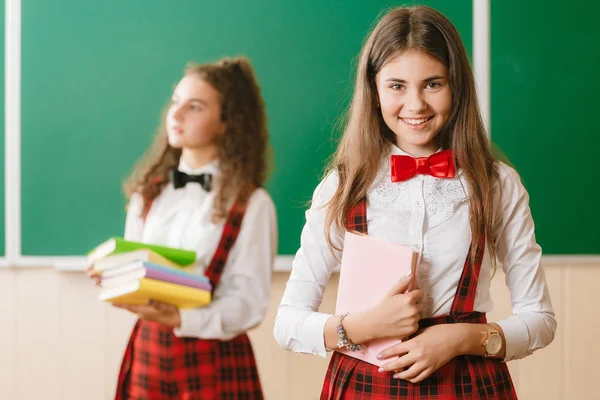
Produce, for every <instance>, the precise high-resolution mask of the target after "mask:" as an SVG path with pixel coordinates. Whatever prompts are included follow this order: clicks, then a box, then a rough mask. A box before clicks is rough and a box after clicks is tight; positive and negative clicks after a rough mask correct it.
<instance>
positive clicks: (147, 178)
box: [116, 58, 277, 400]
mask: <svg viewBox="0 0 600 400" xmlns="http://www.w3.org/2000/svg"><path fill="white" fill-rule="evenodd" d="M267 141H268V132H267V125H266V117H265V110H264V103H263V100H262V97H261V94H260V89H259V86H258V83H257V81H256V78H255V75H254V72H253V69H252V67H251V65H250V63H249V61H248V60H246V59H244V58H234V59H223V60H221V61H219V62H216V63H212V64H204V65H190V66H188V67H187V68H186V69H185V74H184V76H183V78H182V79H181V80H180V81H179V83H178V84H177V86H176V87H175V89H174V92H173V96H172V101H171V103H170V104H169V106H168V108H167V111H166V113H165V116H164V121H163V126H162V127H161V128H160V131H159V135H158V137H157V139H156V142H155V146H154V147H153V149H152V150H151V151H150V153H149V154H148V155H147V157H146V161H147V162H146V163H144V164H142V165H140V166H139V168H138V169H137V170H136V171H135V172H134V174H133V175H132V177H131V178H130V181H129V186H128V188H129V194H130V195H131V199H130V203H129V207H128V213H127V220H126V227H125V238H126V239H129V240H134V241H141V242H146V243H154V244H161V245H167V246H171V247H176V248H183V249H190V250H194V251H196V254H197V260H198V261H199V267H200V268H202V269H203V273H204V274H205V275H207V276H208V278H209V279H210V282H211V284H212V286H213V301H212V302H211V303H210V304H209V305H207V306H206V307H203V308H198V309H181V310H180V309H177V308H176V307H174V306H170V305H167V304H161V303H153V304H151V305H148V306H121V307H122V308H124V309H127V310H129V311H131V312H132V313H135V314H136V315H137V316H138V317H139V320H138V321H137V323H136V325H135V327H134V329H133V332H132V334H131V337H130V340H129V344H128V346H127V348H126V351H125V356H124V359H123V362H122V366H121V370H120V374H119V379H118V385H117V393H116V399H145V400H152V399H160V400H165V399H173V400H175V399H178V400H181V399H203V400H204V399H214V400H221V399H242V398H243V399H262V398H263V395H262V390H261V385H260V381H259V377H258V372H257V368H256V362H255V359H254V355H253V351H252V346H251V344H250V341H249V340H248V337H247V336H246V331H248V330H249V329H251V328H253V327H254V326H256V325H257V324H259V323H260V322H261V321H262V319H263V317H264V314H265V312H266V309H267V306H268V304H269V292H270V279H271V269H272V266H273V262H274V257H275V254H276V251H277V226H276V218H275V208H274V205H273V202H272V201H271V198H270V196H269V194H268V193H267V192H266V191H265V189H263V184H264V182H265V178H266V148H267Z"/></svg>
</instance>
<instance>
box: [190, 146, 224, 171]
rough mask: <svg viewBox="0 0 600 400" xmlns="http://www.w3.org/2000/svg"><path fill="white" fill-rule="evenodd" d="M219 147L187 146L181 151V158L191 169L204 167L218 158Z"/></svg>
mask: <svg viewBox="0 0 600 400" xmlns="http://www.w3.org/2000/svg"><path fill="white" fill-rule="evenodd" d="M217 155H218V153H217V147H216V146H207V147H199V148H188V147H185V148H183V149H182V151H181V159H182V160H183V162H184V163H186V165H187V166H188V167H190V168H191V169H198V168H202V167H204V166H205V165H207V164H209V163H211V162H212V161H214V160H216V159H217Z"/></svg>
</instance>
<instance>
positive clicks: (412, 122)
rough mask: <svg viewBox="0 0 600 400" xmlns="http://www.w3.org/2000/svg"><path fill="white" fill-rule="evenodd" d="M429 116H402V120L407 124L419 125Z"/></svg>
mask: <svg viewBox="0 0 600 400" xmlns="http://www.w3.org/2000/svg"><path fill="white" fill-rule="evenodd" d="M428 119H429V118H421V119H406V118H404V122H406V123H407V124H409V125H420V124H422V123H423V122H426V121H427V120H428Z"/></svg>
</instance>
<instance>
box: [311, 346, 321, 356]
mask: <svg viewBox="0 0 600 400" xmlns="http://www.w3.org/2000/svg"><path fill="white" fill-rule="evenodd" d="M312 353H313V355H314V356H317V355H319V352H318V351H317V349H315V348H314V347H313V349H312Z"/></svg>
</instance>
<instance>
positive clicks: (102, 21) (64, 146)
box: [22, 0, 472, 255]
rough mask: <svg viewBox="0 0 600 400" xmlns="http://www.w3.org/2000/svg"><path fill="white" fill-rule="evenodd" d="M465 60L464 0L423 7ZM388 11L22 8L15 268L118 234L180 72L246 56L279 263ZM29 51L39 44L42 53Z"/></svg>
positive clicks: (227, 4) (349, 6)
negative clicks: (260, 120) (450, 32)
mask: <svg viewBox="0 0 600 400" xmlns="http://www.w3.org/2000/svg"><path fill="white" fill-rule="evenodd" d="M425 3H427V4H430V5H432V6H434V7H437V6H439V9H440V10H441V11H442V12H444V13H446V14H447V15H448V16H449V17H451V18H452V19H453V20H454V22H455V24H456V25H457V27H458V29H459V30H460V31H461V32H462V34H463V35H464V40H465V42H466V43H467V45H468V47H469V48H470V47H471V46H470V44H471V42H472V29H471V21H472V10H471V1H470V0H461V1H453V2H451V3H450V2H446V1H443V0H439V1H428V2H425ZM397 4H398V3H397V2H394V1H364V0H355V1H340V0H335V1H334V0H329V1H293V0H283V1H272V0H269V1H267V0H260V1H251V2H250V1H242V0H235V1H234V0H225V1H218V2H199V1H192V0H178V1H176V2H173V1H166V0H161V1H158V0H157V1H144V0H128V1H117V0H105V1H100V2H94V3H89V2H81V1H78V0H56V1H52V2H48V1H45V0H23V2H22V13H23V22H22V26H23V28H22V29H23V35H22V44H23V48H22V57H23V61H22V68H23V72H22V75H23V81H22V221H23V227H22V243H23V248H22V251H23V254H25V255H77V254H82V253H84V252H85V251H86V250H88V249H89V248H90V247H92V246H93V245H95V244H96V243H98V242H99V241H101V240H103V239H104V238H105V237H107V236H109V235H115V234H120V233H121V232H122V230H123V224H124V205H125V204H124V200H123V197H122V194H121V189H120V183H121V181H122V180H123V179H124V178H125V177H126V176H127V174H128V172H129V170H130V169H131V167H132V165H133V163H134V161H135V160H136V159H137V158H138V157H139V156H140V155H141V154H142V152H143V150H144V149H145V148H146V147H147V146H148V145H149V144H150V142H151V138H152V136H153V131H154V129H155V126H156V124H157V122H158V116H159V113H160V110H161V108H162V107H163V105H164V104H165V103H166V101H167V100H168V99H169V97H170V94H171V90H172V87H173V85H174V84H175V83H176V82H177V80H178V79H179V78H180V74H181V72H182V68H183V66H184V64H185V63H186V62H187V61H189V60H194V61H199V62H205V61H213V60H216V59H218V58H220V57H222V56H226V55H236V54H244V55H246V56H248V57H249V58H250V59H251V60H252V61H253V64H254V66H255V69H256V71H257V74H258V77H259V79H260V82H261V85H262V89H263V94H264V97H265V100H266V103H267V107H268V115H269V129H270V133H271V143H272V146H273V148H274V151H275V160H274V166H275V169H274V172H273V174H272V176H271V178H270V180H269V182H268V186H267V188H268V190H269V191H270V193H271V195H272V197H273V199H274V201H275V204H276V207H277V211H278V219H279V229H280V246H279V253H280V254H293V253H294V252H295V251H296V250H297V247H298V244H299V236H300V231H301V228H302V225H303V223H304V209H305V205H306V202H307V201H308V200H309V199H310V196H311V194H312V191H313V190H314V188H315V186H316V184H317V183H318V180H319V177H320V176H321V174H322V169H323V165H324V161H325V160H326V159H327V157H328V156H329V155H330V154H331V152H332V149H333V145H332V143H331V142H330V139H331V137H332V133H333V132H332V131H333V129H334V128H333V127H334V125H335V121H336V119H337V118H338V117H339V116H340V115H341V113H342V111H343V110H344V108H345V107H346V104H347V102H348V100H349V98H350V94H351V89H352V80H353V78H352V76H353V69H354V59H355V57H356V55H357V53H358V51H359V50H360V47H361V44H362V40H363V38H364V36H365V34H366V33H367V31H368V29H369V27H370V25H371V23H372V21H373V20H374V19H375V18H376V17H377V15H378V14H380V12H381V11H382V10H384V9H386V8H388V7H390V6H394V5H397ZM40 38H43V40H41V39H40Z"/></svg>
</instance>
